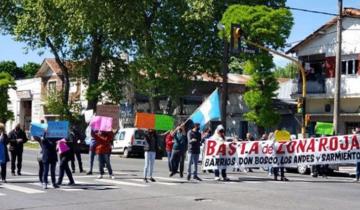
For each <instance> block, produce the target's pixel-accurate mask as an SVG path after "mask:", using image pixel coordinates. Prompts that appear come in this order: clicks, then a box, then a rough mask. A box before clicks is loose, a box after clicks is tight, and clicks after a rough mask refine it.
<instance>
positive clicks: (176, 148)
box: [170, 126, 188, 178]
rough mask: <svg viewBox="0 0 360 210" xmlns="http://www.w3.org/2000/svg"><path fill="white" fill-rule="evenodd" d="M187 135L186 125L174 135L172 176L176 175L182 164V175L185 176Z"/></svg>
mask: <svg viewBox="0 0 360 210" xmlns="http://www.w3.org/2000/svg"><path fill="white" fill-rule="evenodd" d="M187 143H188V140H187V136H186V132H185V127H184V126H180V127H179V128H178V129H177V131H176V134H175V136H174V145H173V151H172V154H171V170H172V172H171V174H170V177H172V176H174V175H175V174H176V173H178V172H177V170H178V168H179V165H180V177H181V178H182V177H183V176H184V162H185V154H186V149H187Z"/></svg>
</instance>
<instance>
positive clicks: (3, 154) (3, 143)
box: [0, 123, 10, 183]
mask: <svg viewBox="0 0 360 210" xmlns="http://www.w3.org/2000/svg"><path fill="white" fill-rule="evenodd" d="M8 143H9V141H8V137H7V135H6V133H5V125H4V124H2V123H0V165H1V180H2V182H3V183H6V165H7V162H9V159H10V158H9V154H8V150H7V145H8Z"/></svg>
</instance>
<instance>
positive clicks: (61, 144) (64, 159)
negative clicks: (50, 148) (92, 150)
mask: <svg viewBox="0 0 360 210" xmlns="http://www.w3.org/2000/svg"><path fill="white" fill-rule="evenodd" d="M67 143H68V142H66V140H65V139H62V140H60V141H58V142H57V145H56V150H57V151H58V153H59V156H60V172H59V178H58V181H57V184H58V185H61V184H62V180H63V177H64V173H66V176H67V177H68V179H69V183H68V185H74V184H75V181H74V178H73V176H72V173H71V171H70V168H69V160H70V158H71V157H70V156H71V155H72V154H71V151H70V147H69V146H68V145H67Z"/></svg>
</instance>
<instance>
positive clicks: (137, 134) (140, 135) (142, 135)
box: [135, 130, 145, 139]
mask: <svg viewBox="0 0 360 210" xmlns="http://www.w3.org/2000/svg"><path fill="white" fill-rule="evenodd" d="M135 139H145V132H144V131H143V130H137V131H135Z"/></svg>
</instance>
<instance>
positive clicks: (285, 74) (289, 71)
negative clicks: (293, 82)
mask: <svg viewBox="0 0 360 210" xmlns="http://www.w3.org/2000/svg"><path fill="white" fill-rule="evenodd" d="M274 74H275V77H276V78H291V79H293V78H295V77H296V75H297V74H298V66H297V65H296V64H295V63H288V64H287V65H286V66H285V67H277V68H275V71H274Z"/></svg>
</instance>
